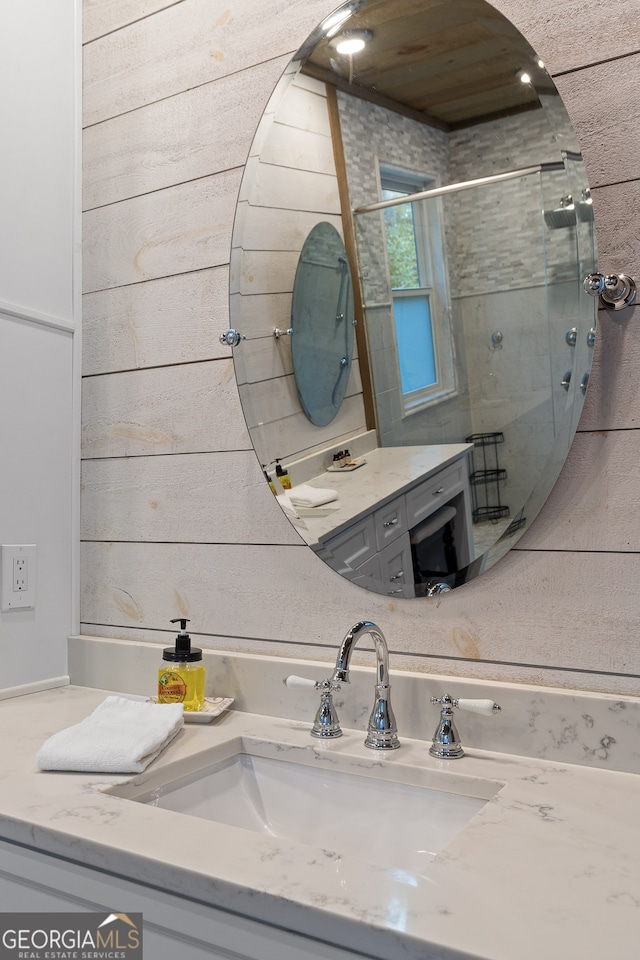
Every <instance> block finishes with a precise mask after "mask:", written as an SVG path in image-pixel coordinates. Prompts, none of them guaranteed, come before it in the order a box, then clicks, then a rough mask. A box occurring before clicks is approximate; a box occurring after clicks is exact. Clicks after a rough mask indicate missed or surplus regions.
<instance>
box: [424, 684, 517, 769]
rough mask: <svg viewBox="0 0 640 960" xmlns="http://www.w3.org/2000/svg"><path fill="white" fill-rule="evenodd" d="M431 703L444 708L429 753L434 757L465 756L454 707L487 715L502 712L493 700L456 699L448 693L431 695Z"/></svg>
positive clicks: (450, 757)
mask: <svg viewBox="0 0 640 960" xmlns="http://www.w3.org/2000/svg"><path fill="white" fill-rule="evenodd" d="M431 703H439V704H440V705H441V706H442V710H441V712H440V722H439V723H438V726H437V728H436V732H435V733H434V735H433V742H432V744H431V747H430V748H429V753H430V754H431V756H432V757H440V758H444V759H446V760H455V759H457V758H458V757H463V756H464V750H463V749H462V744H461V743H460V735H459V733H458V731H457V729H456V725H455V722H454V719H453V708H454V707H458V709H459V710H468V711H469V712H470V713H481V714H484V716H486V717H490V716H491V715H492V714H494V713H499V712H500V707H499V706H498V704H497V703H494V702H493V700H455V699H454V698H453V697H450V696H449V694H448V693H445V695H444V696H443V697H431Z"/></svg>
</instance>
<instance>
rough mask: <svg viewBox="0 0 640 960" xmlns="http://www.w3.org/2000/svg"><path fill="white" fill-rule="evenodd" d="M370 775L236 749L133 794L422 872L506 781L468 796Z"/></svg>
mask: <svg viewBox="0 0 640 960" xmlns="http://www.w3.org/2000/svg"><path fill="white" fill-rule="evenodd" d="M363 773H364V775H360V771H359V772H358V774H354V773H351V772H349V773H346V772H342V771H339V770H334V769H326V767H323V768H319V767H318V766H307V765H305V764H302V763H296V762H292V761H290V760H281V759H273V758H270V757H259V756H252V755H250V754H247V753H237V754H235V755H234V756H232V757H229V758H228V759H226V760H222V761H221V762H219V763H217V764H215V765H214V766H210V767H208V768H207V769H205V770H201V771H199V772H198V773H195V774H191V775H190V776H189V777H183V778H182V779H181V780H179V781H174V782H173V783H169V784H167V785H164V786H161V787H156V788H155V789H154V790H153V791H148V792H147V793H144V794H139V795H138V796H135V797H131V799H135V800H137V801H139V802H143V803H148V804H151V805H154V806H157V807H162V808H164V809H167V810H174V811H177V812H179V813H183V814H187V815H189V816H193V817H202V818H204V819H207V820H215V821H217V822H219V823H225V824H228V825H230V826H233V827H241V828H243V829H245V830H253V831H255V832H257V833H262V834H268V835H270V836H274V837H279V838H282V839H286V840H288V841H292V842H296V843H305V844H312V845H313V846H319V847H322V848H324V849H325V850H330V851H332V852H333V853H337V854H349V855H355V856H357V857H359V858H360V859H363V858H364V859H366V860H367V861H369V862H372V861H373V862H376V863H384V864H386V865H388V866H391V867H396V868H401V869H405V870H409V871H412V872H417V873H420V872H421V871H422V869H423V868H424V867H425V865H426V864H427V863H429V861H430V860H432V859H433V857H434V856H435V855H436V853H437V852H438V851H439V850H441V849H442V848H443V847H444V846H445V845H446V844H447V843H449V841H450V840H451V839H452V838H453V837H455V836H456V834H457V833H459V832H460V830H462V828H463V827H464V826H465V824H467V823H468V822H469V820H471V818H472V817H473V816H474V815H475V814H476V813H477V812H478V811H479V810H480V809H481V808H482V807H483V806H484V805H485V803H486V802H487V799H489V798H490V797H491V796H493V795H494V794H495V793H497V791H498V789H499V786H500V785H499V784H497V783H494V782H493V781H491V782H490V781H486V782H483V781H479V782H478V781H475V786H476V789H475V791H474V792H476V793H478V792H480V793H484V796H483V797H478V796H463V795H461V794H459V793H450V792H445V791H443V790H433V789H430V788H427V787H423V786H415V785H413V784H407V783H401V782H397V781H395V780H394V781H389V780H381V779H379V778H375V779H374V778H373V777H369V776H367V775H366V769H365V770H363ZM392 775H393V774H392ZM396 775H397V774H396ZM478 783H479V786H478ZM113 792H119V791H117V790H114V791H113Z"/></svg>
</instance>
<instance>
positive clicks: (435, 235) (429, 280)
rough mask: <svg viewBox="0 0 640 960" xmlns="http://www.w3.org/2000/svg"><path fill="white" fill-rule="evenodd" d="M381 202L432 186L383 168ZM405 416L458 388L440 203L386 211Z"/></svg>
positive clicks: (423, 178)
mask: <svg viewBox="0 0 640 960" xmlns="http://www.w3.org/2000/svg"><path fill="white" fill-rule="evenodd" d="M380 185H381V192H382V199H383V200H391V199H396V198H398V197H404V196H408V195H409V194H412V193H416V192H418V191H420V190H425V189H428V188H429V187H431V186H434V181H433V179H432V178H431V179H430V178H428V177H426V176H417V175H415V174H411V173H406V172H401V171H398V170H391V169H389V168H383V167H381V169H380ZM383 220H384V233H385V241H386V248H387V262H388V265H389V278H390V281H391V299H392V305H393V316H394V326H395V340H396V349H397V355H398V370H399V378H400V389H401V394H402V406H403V412H404V414H405V415H406V414H409V413H412V412H414V411H416V410H419V409H422V408H423V407H424V406H426V405H427V404H429V403H432V402H434V401H436V400H439V399H442V398H443V397H444V396H448V395H449V394H451V393H452V392H453V391H454V390H455V380H454V372H453V350H452V346H451V331H450V328H449V317H450V310H449V298H448V292H447V282H446V268H445V257H444V245H443V242H442V224H441V217H440V212H439V205H438V202H437V201H436V200H435V199H434V200H419V201H413V202H411V203H402V204H398V205H397V206H393V207H387V208H386V209H385V210H384V211H383Z"/></svg>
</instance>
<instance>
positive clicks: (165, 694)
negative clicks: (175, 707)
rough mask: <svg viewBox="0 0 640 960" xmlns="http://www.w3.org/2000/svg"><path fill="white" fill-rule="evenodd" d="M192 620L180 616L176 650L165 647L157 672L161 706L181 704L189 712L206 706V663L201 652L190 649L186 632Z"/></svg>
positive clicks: (196, 649) (189, 640)
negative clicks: (164, 704)
mask: <svg viewBox="0 0 640 960" xmlns="http://www.w3.org/2000/svg"><path fill="white" fill-rule="evenodd" d="M188 622H189V621H188V620H186V619H183V618H181V617H177V618H176V619H175V620H172V621H171V623H179V624H180V633H179V634H178V636H177V637H176V643H175V647H165V648H164V651H163V654H162V665H161V667H160V669H159V670H158V703H182V704H183V705H184V709H185V710H187V711H189V712H197V711H198V710H202V705H203V703H204V664H203V662H202V650H200V649H199V648H198V647H192V646H191V637H190V636H189V634H188V633H187V623H188Z"/></svg>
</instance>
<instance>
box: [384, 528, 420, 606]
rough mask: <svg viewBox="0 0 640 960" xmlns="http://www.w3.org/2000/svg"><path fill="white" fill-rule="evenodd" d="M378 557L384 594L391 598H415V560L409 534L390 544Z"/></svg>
mask: <svg viewBox="0 0 640 960" xmlns="http://www.w3.org/2000/svg"><path fill="white" fill-rule="evenodd" d="M378 556H379V558H380V577H381V580H382V583H383V584H384V592H385V593H387V594H388V595H389V596H390V597H391V596H397V597H414V596H415V588H414V583H413V560H412V557H411V540H410V538H409V534H408V533H407V534H406V535H405V536H403V537H399V538H398V539H397V540H394V541H393V543H388V544H387V546H386V547H385V548H384V550H383V551H382V552H381V553H379V554H378Z"/></svg>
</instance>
